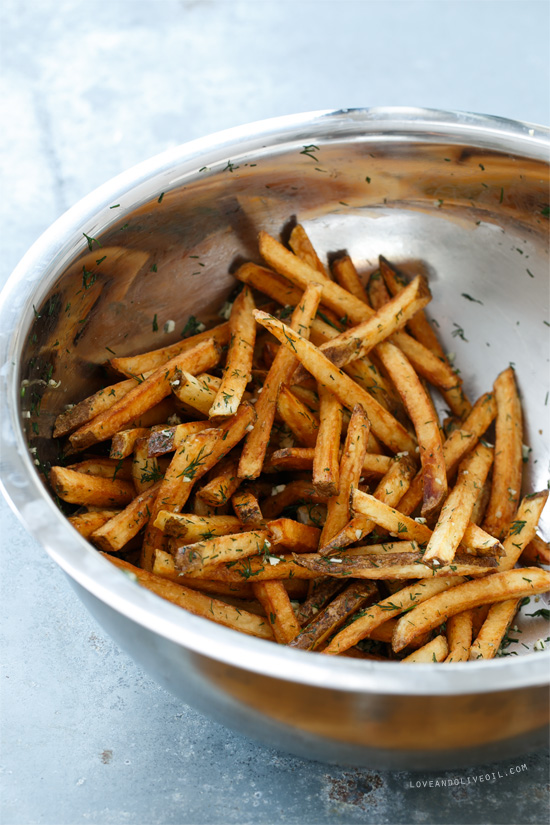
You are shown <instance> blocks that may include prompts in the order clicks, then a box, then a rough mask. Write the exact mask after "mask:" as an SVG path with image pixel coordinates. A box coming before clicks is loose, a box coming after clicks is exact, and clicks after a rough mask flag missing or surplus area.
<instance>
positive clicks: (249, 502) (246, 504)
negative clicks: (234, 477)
mask: <svg viewBox="0 0 550 825" xmlns="http://www.w3.org/2000/svg"><path fill="white" fill-rule="evenodd" d="M231 504H232V505H233V510H234V511H235V515H236V516H237V518H238V520H239V522H240V523H241V524H242V525H243V527H248V529H257V528H261V527H263V526H264V523H265V522H264V517H263V515H262V511H261V509H260V505H259V503H258V499H257V498H256V496H255V495H254V493H253V492H252V491H251V490H237V492H236V493H235V494H234V495H233V497H232V499H231Z"/></svg>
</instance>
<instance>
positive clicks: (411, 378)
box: [378, 342, 447, 515]
mask: <svg viewBox="0 0 550 825" xmlns="http://www.w3.org/2000/svg"><path fill="white" fill-rule="evenodd" d="M378 354H379V355H380V358H381V360H382V363H383V365H384V367H385V368H386V370H387V371H388V373H389V374H390V377H391V379H392V381H393V383H394V384H395V386H396V388H397V391H398V392H399V395H400V396H401V398H402V399H403V402H404V404H405V407H406V409H407V412H408V413H409V417H410V419H411V421H412V423H413V425H414V429H415V432H416V437H417V440H418V447H419V450H420V461H421V464H422V482H423V503H422V513H423V514H424V515H426V514H429V513H432V512H433V511H434V510H435V509H436V508H437V507H438V506H439V505H440V504H441V502H442V501H444V499H445V498H446V495H447V472H446V468H445V460H444V457H443V445H442V443H441V433H440V431H439V422H438V420H437V415H436V413H435V410H434V407H433V403H432V401H431V399H430V398H429V397H428V395H427V394H426V392H425V390H424V388H423V386H422V384H421V382H420V381H419V379H418V376H417V375H416V373H415V371H414V370H413V368H412V367H411V365H410V363H409V361H408V360H407V358H406V357H405V356H404V355H403V353H402V352H401V351H400V350H399V349H398V348H397V347H396V346H394V345H393V344H390V343H387V342H384V343H382V344H380V345H379V347H378Z"/></svg>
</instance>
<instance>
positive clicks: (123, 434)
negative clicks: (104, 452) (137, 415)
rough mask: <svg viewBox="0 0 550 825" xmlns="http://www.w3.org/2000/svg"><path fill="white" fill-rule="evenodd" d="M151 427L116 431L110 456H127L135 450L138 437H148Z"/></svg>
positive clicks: (115, 457)
mask: <svg viewBox="0 0 550 825" xmlns="http://www.w3.org/2000/svg"><path fill="white" fill-rule="evenodd" d="M150 432H151V431H150V429H149V427H132V428H131V429H130V430H121V431H120V432H119V433H115V434H114V436H113V440H112V441H111V449H110V451H109V458H114V459H121V458H127V457H128V456H129V455H132V453H133V452H134V444H135V443H136V441H137V440H138V438H147V437H148V436H149V435H150Z"/></svg>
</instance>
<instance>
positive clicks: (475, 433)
mask: <svg viewBox="0 0 550 825" xmlns="http://www.w3.org/2000/svg"><path fill="white" fill-rule="evenodd" d="M495 415H496V402H495V398H494V395H493V394H492V393H485V394H484V395H482V396H481V397H480V398H479V399H478V400H477V401H476V403H475V404H474V406H473V407H472V410H471V412H470V414H469V415H468V417H467V418H466V420H465V421H464V423H463V424H462V426H461V428H460V429H459V430H455V431H454V432H453V433H451V435H450V436H449V438H448V439H447V440H446V441H445V443H444V444H443V459H444V461H445V468H446V470H447V478H450V477H452V475H453V473H454V470H455V468H456V466H457V465H458V463H459V462H460V461H461V459H462V458H463V457H464V456H465V455H466V453H467V452H468V451H469V450H471V449H473V447H474V446H475V444H476V442H477V441H478V440H479V439H480V438H481V436H482V435H483V434H484V433H485V432H486V430H487V428H488V427H489V426H490V425H491V423H492V421H493V420H494V418H495ZM422 487H423V482H422V471H420V472H419V473H418V475H417V477H416V478H415V479H414V480H413V482H412V484H411V486H410V487H409V489H408V490H407V492H406V493H405V495H404V496H403V499H402V501H401V502H400V505H399V507H400V509H401V511H402V512H403V513H404V514H405V515H409V514H410V513H413V512H414V511H415V510H416V508H417V507H418V505H419V504H420V502H421V501H422Z"/></svg>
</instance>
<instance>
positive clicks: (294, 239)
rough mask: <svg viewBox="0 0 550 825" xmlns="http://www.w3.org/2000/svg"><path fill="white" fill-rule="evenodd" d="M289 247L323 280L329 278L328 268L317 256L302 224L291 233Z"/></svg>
mask: <svg viewBox="0 0 550 825" xmlns="http://www.w3.org/2000/svg"><path fill="white" fill-rule="evenodd" d="M288 245H289V246H290V248H291V249H292V251H293V252H294V254H295V255H296V256H297V257H298V258H300V259H301V260H302V261H305V262H306V263H307V264H308V265H309V266H310V267H311V268H312V269H315V270H316V272H319V274H320V275H322V276H323V278H328V277H329V275H328V272H327V270H326V267H325V266H324V264H323V263H322V261H321V259H320V258H319V256H318V255H317V253H316V251H315V248H314V246H313V244H312V243H311V241H310V239H309V237H308V234H307V232H306V230H305V229H304V227H303V226H302V225H301V224H297V225H296V226H295V227H294V229H293V230H292V232H291V233H290V238H289V239H288Z"/></svg>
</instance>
